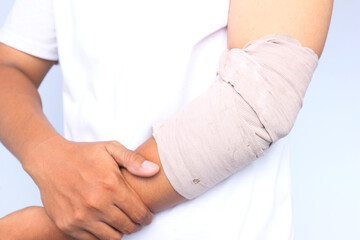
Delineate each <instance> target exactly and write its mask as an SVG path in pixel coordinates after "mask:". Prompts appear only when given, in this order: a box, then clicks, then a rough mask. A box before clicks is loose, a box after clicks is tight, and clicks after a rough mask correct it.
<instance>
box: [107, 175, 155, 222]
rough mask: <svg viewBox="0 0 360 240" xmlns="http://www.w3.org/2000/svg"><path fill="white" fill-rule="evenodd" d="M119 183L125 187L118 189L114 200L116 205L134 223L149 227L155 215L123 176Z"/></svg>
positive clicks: (120, 177)
mask: <svg viewBox="0 0 360 240" xmlns="http://www.w3.org/2000/svg"><path fill="white" fill-rule="evenodd" d="M119 182H120V183H123V186H122V187H120V188H118V189H117V192H116V194H115V198H114V205H115V206H116V207H117V208H118V209H120V210H121V212H124V213H125V214H126V215H127V216H128V217H129V218H130V219H131V220H132V221H133V222H134V223H137V224H140V225H143V226H144V225H149V224H150V223H151V221H152V219H153V218H154V214H153V213H152V212H151V211H150V210H149V208H148V207H147V206H146V205H145V204H144V203H143V201H142V200H141V199H140V197H139V196H138V195H137V193H136V192H135V191H134V190H133V189H132V188H131V187H130V186H129V185H128V184H127V183H126V181H125V180H124V178H123V177H122V176H119Z"/></svg>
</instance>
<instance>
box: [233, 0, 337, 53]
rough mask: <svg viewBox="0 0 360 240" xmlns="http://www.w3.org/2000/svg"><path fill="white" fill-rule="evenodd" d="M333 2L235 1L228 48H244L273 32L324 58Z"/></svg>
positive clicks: (331, 0)
mask: <svg viewBox="0 0 360 240" xmlns="http://www.w3.org/2000/svg"><path fill="white" fill-rule="evenodd" d="M332 6H333V0H231V3H230V10H229V19H228V48H229V49H231V48H242V47H244V45H245V44H246V43H248V42H249V41H251V40H256V39H259V38H260V37H262V36H265V35H267V34H271V33H285V34H288V35H290V36H292V37H294V38H296V39H297V40H298V41H299V42H300V43H301V44H302V46H304V47H308V48H311V49H312V50H314V52H315V53H316V54H317V55H318V56H319V57H320V55H321V53H322V50H323V48H324V45H325V40H326V36H327V32H328V29H329V25H330V19H331V12H332Z"/></svg>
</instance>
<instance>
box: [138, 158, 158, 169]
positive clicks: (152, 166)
mask: <svg viewBox="0 0 360 240" xmlns="http://www.w3.org/2000/svg"><path fill="white" fill-rule="evenodd" d="M141 166H142V167H143V168H145V169H147V170H157V169H158V165H156V164H155V163H153V162H150V161H148V160H145V161H144V162H143V163H142V164H141Z"/></svg>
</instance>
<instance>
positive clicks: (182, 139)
mask: <svg viewBox="0 0 360 240" xmlns="http://www.w3.org/2000/svg"><path fill="white" fill-rule="evenodd" d="M317 63H318V57H317V55H316V54H315V53H314V52H313V50H311V49H310V48H306V47H302V46H301V44H300V43H299V42H298V41H297V40H296V39H295V38H293V37H291V36H289V35H286V34H280V33H275V34H269V35H266V36H264V37H262V38H260V39H258V40H253V41H251V42H249V43H247V44H246V45H245V46H244V48H243V49H231V50H225V51H224V53H223V54H222V56H221V58H220V66H219V72H218V74H219V75H220V80H218V81H215V82H214V83H213V84H212V85H211V86H210V88H209V89H208V90H207V91H205V92H204V93H202V94H201V95H200V96H198V97H197V98H195V99H194V100H193V101H192V102H191V103H190V104H188V105H187V106H185V107H184V108H182V109H181V111H180V112H178V113H177V114H176V115H175V116H174V117H172V118H171V119H170V120H169V121H167V122H163V123H155V124H154V125H153V136H154V138H155V140H156V142H157V146H158V151H159V155H160V160H161V163H162V165H163V169H164V172H165V174H166V176H167V178H168V179H169V181H170V183H171V185H172V186H173V187H174V189H175V190H176V191H177V192H178V193H179V194H180V195H182V196H183V197H185V198H187V199H192V198H194V197H196V196H198V195H200V194H202V193H203V192H205V191H206V190H208V189H209V188H211V187H213V186H214V185H216V184H217V183H219V182H220V181H222V180H224V179H225V178H227V177H229V176H230V175H232V174H233V173H235V172H236V171H237V170H239V169H240V168H242V167H244V166H246V165H247V164H248V163H250V162H252V161H254V160H255V159H257V158H258V157H260V156H263V155H264V150H266V149H267V148H269V146H270V145H271V143H273V142H275V141H276V140H278V139H279V138H282V137H284V136H286V135H287V134H288V133H289V132H290V130H291V128H292V127H293V125H294V122H295V119H296V117H297V115H298V113H299V111H300V109H301V107H302V101H303V98H304V95H305V92H306V89H307V87H308V85H309V83H310V80H311V78H312V74H313V72H314V71H315V69H316V66H317Z"/></svg>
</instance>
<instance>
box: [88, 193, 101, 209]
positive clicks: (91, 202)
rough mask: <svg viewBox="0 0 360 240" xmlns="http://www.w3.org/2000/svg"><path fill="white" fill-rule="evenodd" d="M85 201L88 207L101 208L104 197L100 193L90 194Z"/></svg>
mask: <svg viewBox="0 0 360 240" xmlns="http://www.w3.org/2000/svg"><path fill="white" fill-rule="evenodd" d="M84 201H85V202H84V205H85V207H86V208H87V209H99V208H100V206H101V204H102V199H101V197H100V196H99V194H90V195H88V196H87V197H86V198H85V200H84Z"/></svg>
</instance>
